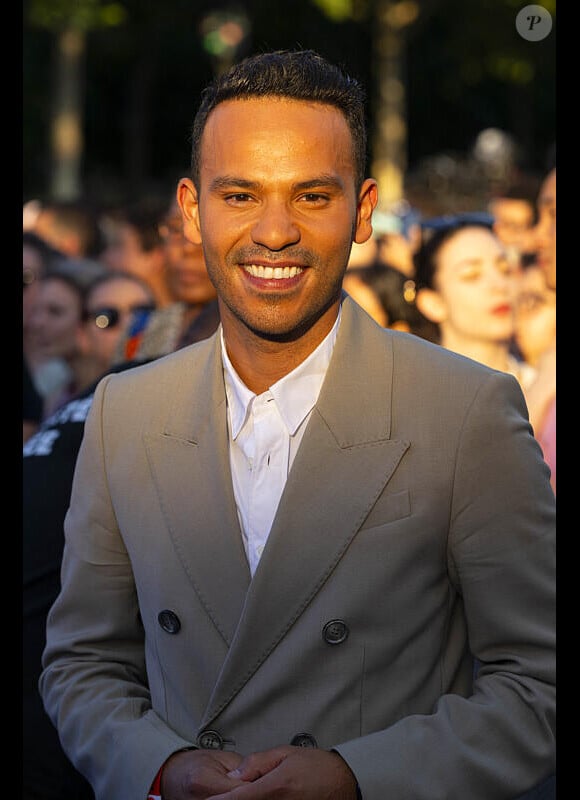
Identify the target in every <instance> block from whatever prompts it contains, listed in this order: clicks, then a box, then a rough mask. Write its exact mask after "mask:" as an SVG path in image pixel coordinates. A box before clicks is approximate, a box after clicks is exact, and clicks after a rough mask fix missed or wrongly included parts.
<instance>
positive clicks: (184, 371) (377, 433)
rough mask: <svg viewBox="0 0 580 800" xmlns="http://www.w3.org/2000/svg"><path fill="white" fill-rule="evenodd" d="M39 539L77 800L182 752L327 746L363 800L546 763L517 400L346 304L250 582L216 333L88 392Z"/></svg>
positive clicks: (546, 686) (536, 491) (537, 484)
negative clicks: (64, 509)
mask: <svg viewBox="0 0 580 800" xmlns="http://www.w3.org/2000/svg"><path fill="white" fill-rule="evenodd" d="M65 534H66V543H65V552H64V558H63V567H62V591H61V594H60V596H59V598H58V599H57V600H56V602H55V604H54V606H53V607H52V610H51V612H50V615H49V621H48V625H47V646H46V649H45V652H44V656H43V665H44V672H43V674H42V677H41V681H40V688H41V693H42V696H43V699H44V703H45V707H46V709H47V711H48V713H49V715H50V716H51V718H52V720H53V721H54V723H55V725H57V727H58V729H59V733H60V736H61V739H62V742H63V746H64V748H65V750H66V752H67V753H68V755H69V757H70V758H71V760H72V761H73V762H74V763H75V765H76V766H77V768H78V769H79V770H80V771H82V772H83V773H84V774H85V775H86V776H87V777H88V778H89V779H90V781H91V782H92V784H93V786H94V788H95V791H96V794H97V797H98V798H100V800H105V798H106V800H144V798H145V797H146V794H147V791H148V789H149V786H150V784H151V782H152V779H153V777H154V775H155V773H156V772H157V770H158V768H159V766H160V765H161V763H162V762H163V761H164V760H165V758H166V757H168V756H169V754H170V753H171V752H173V751H175V750H176V749H179V748H183V747H188V746H198V747H209V748H212V747H222V748H226V749H232V750H236V751H238V752H240V753H242V754H247V753H250V752H253V751H256V750H261V749H266V748H269V747H272V746H275V745H278V744H286V743H293V744H300V745H303V746H318V747H320V748H326V749H328V748H335V749H336V750H337V751H338V752H339V753H340V754H341V755H342V756H343V758H344V759H345V760H346V761H347V763H348V764H349V765H350V767H351V768H352V770H353V772H354V774H355V775H356V777H357V780H358V782H359V785H360V788H361V791H362V795H363V797H364V800H386V798H396V800H436V798H446V800H466V798H469V800H495V799H496V800H502V799H505V800H510V798H515V797H517V796H518V795H519V794H520V793H522V792H523V791H525V790H526V789H527V788H529V787H531V786H533V785H534V784H536V783H537V782H539V781H540V780H541V779H542V778H543V777H545V776H547V775H548V774H550V773H551V772H552V771H553V769H554V749H555V745H554V736H555V734H554V727H555V725H554V716H555V607H554V606H555V597H554V595H555V591H554V589H555V586H554V584H555V567H554V561H555V499H554V495H553V492H552V490H551V488H550V485H549V472H548V468H547V466H546V464H545V463H544V461H543V459H542V455H541V450H540V448H539V446H538V444H537V442H536V440H535V439H534V437H533V435H532V431H531V428H530V425H529V423H528V420H527V411H526V407H525V403H524V399H523V396H522V393H521V391H520V388H519V386H518V384H517V382H516V381H515V379H514V378H512V377H511V376H509V375H507V374H504V373H500V372H496V371H493V370H491V369H488V368H486V367H484V366H482V365H480V364H477V363H475V362H473V361H471V360H469V359H466V358H463V357H461V356H458V355H456V354H453V353H451V352H449V351H446V350H445V349H443V348H442V347H439V346H437V345H434V344H431V343H428V342H426V341H423V340H421V339H419V338H417V337H415V336H413V335H410V334H402V333H398V332H394V331H391V330H385V329H383V328H381V327H379V326H378V325H377V324H376V323H374V322H373V321H372V320H371V319H370V318H369V317H368V316H367V315H366V314H365V313H364V312H363V311H362V310H361V309H360V308H359V307H358V306H356V305H355V304H354V302H353V301H352V300H351V299H350V298H348V297H345V298H344V301H343V310H342V319H341V324H340V327H339V331H338V336H337V340H336V344H335V348H334V352H333V356H332V360H331V363H330V366H329V369H328V372H327V375H326V378H325V381H324V384H323V386H322V390H321V393H320V396H319V398H318V401H317V403H316V406H315V408H314V411H313V414H312V417H311V419H310V421H309V423H308V427H307V429H306V432H305V435H304V439H303V441H302V443H301V445H300V448H299V451H298V453H297V456H296V459H295V461H294V464H293V466H292V468H291V471H290V474H289V476H288V481H287V485H286V488H285V490H284V493H283V495H282V498H281V500H280V504H279V507H278V511H277V514H276V517H275V519H274V522H273V525H272V529H271V533H270V536H269V539H268V542H267V545H266V548H265V550H264V552H263V555H262V557H261V561H260V563H259V565H258V568H257V571H256V573H255V575H254V578H253V579H251V577H250V572H249V569H248V564H247V560H246V556H245V553H244V548H243V544H242V538H241V532H240V527H239V523H238V518H237V512H236V504H235V500H234V493H233V489H232V481H231V473H230V464H229V455H228V433H227V415H226V396H225V390H224V378H223V368H222V361H221V351H220V339H219V331H218V333H216V334H215V335H214V336H212V337H211V338H209V339H207V340H205V341H203V342H200V343H197V344H195V345H192V346H189V347H186V348H183V349H182V350H179V351H177V352H176V353H173V354H171V355H169V356H165V357H163V358H161V359H159V360H157V361H155V362H153V363H150V364H147V365H144V366H140V367H137V368H135V369H131V370H128V371H126V372H123V373H121V374H115V375H109V376H107V377H106V378H104V379H103V380H102V381H101V382H100V384H99V386H98V388H97V390H96V393H95V397H94V401H93V404H92V407H91V411H90V413H89V416H88V419H87V423H86V427H85V433H84V439H83V443H82V446H81V449H80V453H79V458H78V461H77V466H76V472H75V478H74V482H73V489H72V499H71V505H70V509H69V511H68V514H67V518H66V523H65ZM474 657H475V658H476V659H477V661H478V663H479V670H478V673H477V679H476V680H475V682H474V679H473V676H474Z"/></svg>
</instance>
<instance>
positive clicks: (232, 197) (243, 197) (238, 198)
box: [226, 192, 251, 203]
mask: <svg viewBox="0 0 580 800" xmlns="http://www.w3.org/2000/svg"><path fill="white" fill-rule="evenodd" d="M250 199H251V198H250V195H249V194H244V193H243V192H238V193H237V194H229V195H228V196H227V197H226V201H227V202H228V203H247V202H248V200H250Z"/></svg>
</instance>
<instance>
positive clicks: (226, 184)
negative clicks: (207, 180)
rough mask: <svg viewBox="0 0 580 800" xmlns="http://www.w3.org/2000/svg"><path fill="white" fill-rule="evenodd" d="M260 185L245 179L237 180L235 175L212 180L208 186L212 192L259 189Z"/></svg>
mask: <svg viewBox="0 0 580 800" xmlns="http://www.w3.org/2000/svg"><path fill="white" fill-rule="evenodd" d="M260 186H261V184H260V183H259V182H258V181H248V180H246V179H245V178H238V177H236V176H235V175H222V176H221V177H218V178H214V179H213V180H212V182H211V184H210V189H211V190H212V191H219V190H220V189H232V188H234V187H235V188H237V189H259V188H260Z"/></svg>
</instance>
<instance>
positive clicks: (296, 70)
mask: <svg viewBox="0 0 580 800" xmlns="http://www.w3.org/2000/svg"><path fill="white" fill-rule="evenodd" d="M253 97H283V98H287V99H295V100H306V101H308V102H312V103H323V104H325V105H331V106H334V107H335V108H337V109H338V110H339V111H340V112H341V113H342V114H343V116H344V118H345V119H346V122H347V123H348V127H349V129H350V132H351V135H352V142H353V159H354V166H355V180H356V185H357V190H358V189H360V187H361V185H362V183H363V181H364V179H365V170H366V157H367V151H366V148H367V133H366V119H365V105H364V104H365V93H364V90H363V88H362V86H361V84H360V83H359V82H358V81H357V80H356V79H355V78H352V77H350V76H349V75H347V74H346V72H344V71H343V70H342V69H341V68H340V67H338V66H336V65H334V64H331V63H330V62H328V61H326V59H324V58H323V57H322V56H320V55H319V54H318V53H316V52H315V51H314V50H296V51H290V50H278V51H274V52H271V53H261V54H258V55H254V56H250V57H248V58H246V59H244V60H243V61H241V62H240V63H239V64H235V65H234V66H233V67H232V68H231V69H229V70H228V71H227V72H226V73H224V74H223V75H219V76H217V77H216V78H215V79H214V80H213V81H212V82H211V83H210V84H209V85H208V86H207V87H206V88H205V89H204V90H203V92H202V95H201V103H200V106H199V109H198V111H197V114H196V116H195V119H194V122H193V128H192V134H191V141H192V150H191V175H192V180H193V182H194V184H195V185H196V187H197V188H198V189H199V177H200V176H199V173H200V144H201V137H202V135H203V131H204V129H205V125H206V122H207V118H208V116H209V114H210V112H211V111H213V109H214V108H215V107H216V106H217V105H219V104H220V103H223V102H224V101H225V100H237V99H247V98H253Z"/></svg>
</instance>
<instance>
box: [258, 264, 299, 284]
mask: <svg viewBox="0 0 580 800" xmlns="http://www.w3.org/2000/svg"><path fill="white" fill-rule="evenodd" d="M244 269H245V270H246V272H247V273H248V274H249V275H251V276H252V277H253V278H265V279H266V280H272V278H273V279H274V280H280V279H281V278H294V277H295V276H296V275H299V274H300V273H301V272H303V269H302V267H264V266H262V265H261V264H260V265H258V264H248V265H247V266H245V267H244Z"/></svg>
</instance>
